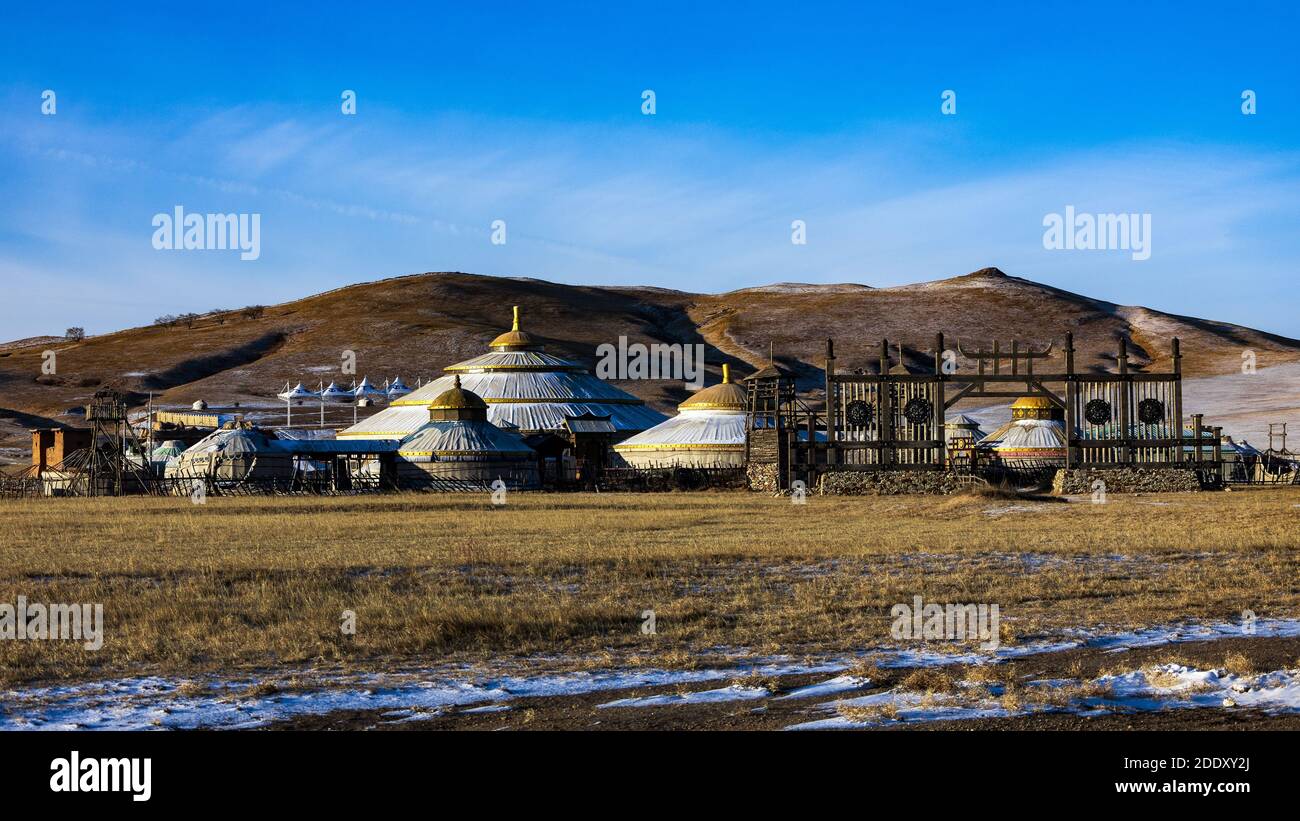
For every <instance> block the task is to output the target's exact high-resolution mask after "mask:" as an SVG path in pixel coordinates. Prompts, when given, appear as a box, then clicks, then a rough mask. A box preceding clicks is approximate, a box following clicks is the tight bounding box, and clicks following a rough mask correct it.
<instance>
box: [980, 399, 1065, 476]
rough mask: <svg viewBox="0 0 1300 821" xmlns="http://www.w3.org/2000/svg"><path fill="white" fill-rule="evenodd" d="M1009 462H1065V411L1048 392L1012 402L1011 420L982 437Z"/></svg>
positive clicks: (986, 443)
mask: <svg viewBox="0 0 1300 821" xmlns="http://www.w3.org/2000/svg"><path fill="white" fill-rule="evenodd" d="M979 444H980V445H981V447H989V448H990V449H992V451H993V452H994V453H995V454H996V455H997V457H998V458H999V459H1001V460H1002V461H1003V462H1006V463H1008V464H1034V465H1056V464H1059V465H1064V464H1065V449H1066V445H1067V442H1066V436H1065V412H1064V411H1063V410H1062V409H1061V408H1058V407H1057V406H1056V405H1055V404H1054V403H1053V402H1052V401H1051V400H1050V399H1048V398H1047V397H1045V396H1022V397H1020V398H1019V399H1017V400H1016V401H1015V402H1013V403H1011V421H1010V422H1007V423H1006V424H1005V425H1003V426H1002V427H1000V428H998V429H997V430H995V431H993V432H992V433H990V434H989V435H988V436H986V437H984V438H983V439H981V440H980V443H979Z"/></svg>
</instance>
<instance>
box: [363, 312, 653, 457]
mask: <svg viewBox="0 0 1300 821" xmlns="http://www.w3.org/2000/svg"><path fill="white" fill-rule="evenodd" d="M489 347H490V350H489V352H488V353H485V354H483V355H481V356H476V357H474V358H473V359H467V360H465V361H464V362H458V363H456V364H455V365H451V366H449V367H447V368H444V370H445V371H446V372H447V375H446V376H443V377H440V378H438V379H435V380H433V381H432V382H429V383H427V384H425V385H424V386H422V387H420V388H418V389H417V390H415V391H413V392H412V393H410V394H407V395H405V396H402V397H400V398H397V399H394V400H393V401H392V402H391V403H390V404H389V406H388V407H387V408H385V409H384V410H382V411H380V412H379V413H377V414H375V415H374V416H371V417H369V418H368V419H363V420H361V422H360V423H358V424H356V425H353V426H352V427H350V428H348V429H346V430H344V431H343V432H342V433H340V434H339V437H340V438H351V439H401V438H404V437H406V436H409V435H410V434H412V433H414V432H415V431H416V430H418V429H419V428H421V427H423V426H424V425H425V423H427V422H428V421H429V417H428V407H429V404H430V403H431V402H432V401H433V400H434V399H435V398H436V397H438V396H439V395H440V394H442V393H443V392H445V391H447V390H449V389H451V387H452V382H453V379H454V377H456V376H459V377H461V380H462V384H463V385H464V389H465V390H467V391H471V392H473V393H474V394H476V395H478V396H479V397H480V398H482V400H483V401H484V402H485V403H486V404H487V408H488V414H487V419H488V421H489V422H492V423H493V424H498V425H500V424H509V425H513V426H514V427H515V428H517V429H519V430H520V431H522V432H524V433H540V432H543V431H559V432H563V431H564V430H565V427H564V420H565V419H566V418H569V417H576V416H583V415H584V414H593V415H595V416H609V417H610V422H611V423H612V424H613V425H614V428H615V430H616V431H617V432H618V435H619V436H627V435H629V434H632V433H639V432H641V431H643V430H646V429H648V428H652V427H654V426H655V425H657V424H659V423H660V422H662V421H664V416H663V414H661V413H659V412H657V411H654V410H652V409H650V408H648V407H646V405H645V403H644V402H642V401H641V400H640V399H637V398H636V397H635V396H632V395H631V394H630V393H627V392H626V391H622V390H619V389H618V388H616V387H614V386H613V385H610V384H609V383H607V382H604V381H602V380H600V379H597V378H596V377H595V376H593V375H592V374H591V373H590V372H588V371H587V369H586V368H584V367H582V366H581V365H579V364H577V363H575V362H571V361H569V360H567V359H562V358H560V357H558V356H552V355H551V354H548V353H546V351H545V349H544V348H543V347H542V345H540V344H538V343H537V342H536V341H535V340H534V339H533V338H532V337H531V336H529V335H528V333H526V332H525V331H522V330H520V329H519V307H518V306H515V313H514V327H513V328H512V329H511V330H510V331H507V332H506V333H503V334H501V335H500V336H498V337H497V338H496V339H494V340H492V343H491V345H490V346H489Z"/></svg>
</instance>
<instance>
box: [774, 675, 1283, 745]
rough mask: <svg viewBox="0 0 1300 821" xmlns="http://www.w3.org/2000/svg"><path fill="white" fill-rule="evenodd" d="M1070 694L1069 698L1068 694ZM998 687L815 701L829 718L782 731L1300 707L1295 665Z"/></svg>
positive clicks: (967, 686)
mask: <svg viewBox="0 0 1300 821" xmlns="http://www.w3.org/2000/svg"><path fill="white" fill-rule="evenodd" d="M1076 693H1077V695H1076ZM1005 695H1006V688H1005V687H1004V686H1002V685H989V686H984V687H979V686H972V685H971V684H970V683H969V682H963V683H961V686H959V687H958V689H957V691H956V692H953V693H920V692H916V691H913V690H897V689H896V690H891V691H889V692H886V693H873V694H872V695H869V696H862V697H861V698H850V699H840V700H836V701H830V702H826V703H824V704H820V705H818V708H819V709H822V710H825V711H827V712H830V713H834V715H832V716H831V717H828V718H822V719H816V720H813V721H807V722H803V723H801V724H795V725H794V726H791V727H788V728H787V729H790V730H826V729H847V728H855V727H873V726H884V725H888V724H897V723H917V722H928V721H959V720H964V719H965V720H968V719H973V718H1010V717H1015V716H1025V715H1031V714H1033V713H1043V712H1064V713H1071V714H1074V715H1080V716H1091V715H1105V714H1109V713H1115V712H1143V711H1152V710H1180V709H1192V708H1198V707H1221V708H1233V707H1250V708H1255V709H1260V710H1265V711H1269V712H1283V711H1286V712H1300V670H1275V671H1273V672H1270V673H1263V674H1259V675H1234V674H1232V673H1229V672H1227V671H1225V670H1198V669H1195V668H1191V667H1184V666H1181V665H1177V664H1164V665H1156V666H1153V667H1151V668H1148V669H1143V670H1135V671H1132V672H1127V673H1122V674H1117V675H1106V676H1100V677H1098V678H1096V679H1093V680H1091V681H1087V682H1085V681H1080V680H1076V679H1066V680H1062V679H1055V680H1050V681H1031V682H1029V683H1028V684H1027V685H1026V687H1025V689H1024V691H1023V693H1022V694H1021V695H1020V696H1018V697H1017V698H1016V699H1015V700H1014V701H1008V700H1007V699H1005V698H1003V697H1004V696H1005Z"/></svg>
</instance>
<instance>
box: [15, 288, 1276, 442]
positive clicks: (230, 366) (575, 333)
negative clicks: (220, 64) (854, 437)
mask: <svg viewBox="0 0 1300 821" xmlns="http://www.w3.org/2000/svg"><path fill="white" fill-rule="evenodd" d="M516 304H517V305H520V306H522V311H523V325H524V328H525V329H526V330H528V331H529V332H530V333H531V334H533V335H534V336H537V337H540V338H541V339H542V341H543V342H544V343H545V344H546V345H547V348H548V350H550V351H552V352H554V353H557V354H560V355H563V356H567V357H571V358H574V359H577V360H580V361H583V362H586V363H589V364H590V363H592V362H593V359H594V352H595V348H596V346H597V345H599V344H601V343H603V342H616V341H617V339H618V337H619V336H620V335H625V336H627V337H628V338H629V339H630V340H631V341H639V342H645V343H650V342H656V341H657V342H684V343H691V342H703V343H706V345H707V346H708V347H707V349H706V350H707V358H708V361H709V364H710V369H711V371H712V373H713V375H712V377H711V380H716V379H717V375H716V374H717V371H718V369H719V368H720V365H721V363H722V362H724V361H726V362H730V363H731V364H732V368H733V370H734V371H735V372H736V375H737V376H743V375H745V374H746V373H748V372H750V371H751V370H753V369H755V368H757V367H760V366H761V365H762V364H763V363H765V362H766V361H767V357H768V350H769V345H770V346H772V348H773V349H774V350H775V353H776V358H777V359H778V361H780V362H782V363H784V364H786V365H788V366H790V367H792V368H794V369H795V370H796V372H797V373H798V374H799V375H800V378H801V382H802V383H804V386H805V387H808V388H815V387H816V386H817V384H818V382H819V380H820V379H821V375H822V372H821V368H822V357H823V353H824V350H825V340H826V337H828V336H832V337H834V338H835V341H836V353H837V355H838V357H839V365H840V367H842V368H846V369H854V368H866V369H872V368H874V367H875V362H876V361H877V359H878V355H879V344H880V339H881V337H888V338H889V340H890V341H891V347H892V344H893V343H896V342H901V343H902V344H903V346H904V355H905V356H906V357H907V358H908V360H909V362H910V363H912V364H913V365H917V366H924V365H925V364H927V363H929V362H931V361H932V359H931V357H932V353H931V349H932V348H933V338H934V334H935V333H936V332H937V331H943V332H944V333H945V334H946V338H947V341H948V344H949V345H952V344H954V343H955V342H956V341H957V340H960V341H962V342H963V343H965V344H966V345H968V346H974V345H978V344H989V343H991V341H992V340H993V339H994V338H995V337H996V338H998V339H1000V340H1001V341H1002V342H1003V343H1004V344H1006V343H1009V342H1010V340H1011V339H1012V338H1016V339H1019V340H1020V341H1021V342H1023V343H1030V344H1033V345H1035V346H1042V345H1046V344H1047V343H1048V342H1051V341H1055V342H1057V345H1058V348H1057V350H1058V351H1059V343H1060V340H1061V339H1063V337H1064V334H1065V332H1066V331H1073V332H1074V334H1075V340H1076V345H1077V347H1078V349H1079V353H1078V362H1079V364H1080V366H1081V367H1093V368H1106V367H1109V366H1110V365H1111V364H1113V357H1114V350H1115V347H1116V343H1115V340H1116V339H1117V338H1119V337H1124V338H1126V339H1128V341H1129V345H1130V352H1131V354H1132V356H1133V362H1134V363H1135V364H1138V365H1151V366H1154V367H1157V368H1163V367H1167V366H1168V354H1169V350H1168V338H1169V337H1171V336H1178V337H1180V338H1181V339H1182V342H1183V352H1184V354H1185V358H1184V369H1185V372H1186V373H1187V374H1188V375H1189V376H1212V375H1217V374H1230V373H1234V372H1239V371H1240V365H1241V355H1242V352H1243V351H1244V350H1247V349H1250V350H1253V351H1254V352H1255V354H1256V357H1257V360H1258V364H1259V367H1260V368H1266V367H1270V366H1273V365H1280V364H1287V363H1296V362H1300V341H1297V340H1294V339H1288V338H1284V337H1280V336H1276V335H1273V334H1268V333H1265V332H1262V331H1257V330H1253V329H1250V328H1245V327H1242V326H1238V325H1232V324H1228V323H1223V322H1215V321H1211V320H1205V319H1196V318H1192V317H1183V316H1174V315H1171V314H1165V313H1161V312H1159V311H1156V310H1152V309H1148V308H1141V307H1129V306H1120V305H1115V304H1112V303H1109V302H1104V301H1101V300H1096V299H1091V298H1089V297H1086V296H1081V295H1078V294H1073V293H1069V292H1067V291H1062V290H1059V289H1056V288H1051V287H1048V286H1045V285H1040V284H1037V283H1034V282H1032V281H1030V280H1027V279H1022V278H1019V277H1011V276H1007V275H1005V274H1003V273H1002V272H1001V271H998V270H997V269H993V268H986V269H983V270H980V271H976V272H975V273H971V274H966V275H964V276H957V277H953V278H950V279H942V280H937V281H934V282H926V283H920V284H915V285H905V286H899V287H893V288H871V287H868V286H865V285H852V284H845V285H802V284H780V285H771V286H766V287H760V288H748V289H744V290H739V291H731V292H728V293H724V294H716V295H714V294H692V293H686V292H682V291H672V290H666V289H660V288H650V287H584V286H573V285H561V284H557V283H552V282H545V281H541V280H536V279H519V278H501V277H485V276H477V275H473V274H464V273H426V274H416V275H411V276H403V277H397V278H393V279H386V280H381V281H378V282H370V283H364V284H360V285H354V286H350V287H347V288H341V289H338V290H334V291H329V292H326V293H322V294H317V295H315V296H311V297H307V298H306V299H301V300H298V301H296V302H290V303H286V304H283V305H277V306H271V307H267V308H265V309H264V310H262V311H261V312H247V313H246V312H242V311H232V312H229V313H225V314H216V315H208V316H203V317H200V318H198V319H197V320H194V321H193V322H192V324H190V323H181V324H178V325H175V326H173V327H162V326H151V327H144V328H132V329H129V330H123V331H119V332H116V333H111V334H105V335H102V336H95V337H90V338H87V339H85V340H83V341H80V342H64V341H57V342H51V341H50V340H49V339H47V338H42V339H39V340H36V341H35V344H28V345H18V344H10V345H7V346H4V345H0V427H2V428H3V433H4V434H5V436H4V438H5V439H7V440H8V441H6V442H4V443H3V444H6V445H9V446H11V447H22V443H21V442H17V441H16V440H15V438H14V437H15V436H19V435H21V436H22V437H25V436H26V433H25V428H27V427H30V426H32V425H35V424H42V423H47V422H51V421H53V422H63V423H73V424H76V423H77V422H78V420H77V418H76V417H75V416H69V415H66V413H65V412H66V411H67V410H68V409H69V408H71V407H73V406H76V405H78V404H80V403H84V402H85V401H86V399H87V398H88V397H89V396H90V395H91V394H92V393H93V392H94V391H95V390H96V388H97V387H99V386H111V387H114V388H117V389H119V390H123V391H127V392H130V393H131V394H132V396H133V397H134V399H135V400H136V401H138V402H143V401H144V398H145V397H146V396H147V394H148V393H150V392H152V393H153V394H154V397H155V400H156V401H158V402H160V403H163V404H168V405H187V404H189V403H191V402H193V401H195V400H197V399H204V400H207V401H208V402H210V403H212V404H213V405H217V404H223V405H224V404H229V403H231V402H239V403H241V405H244V406H248V405H266V406H274V405H275V403H276V400H275V398H274V395H275V394H276V393H277V392H278V391H279V390H280V389H281V388H282V386H283V385H284V384H285V383H286V382H298V381H303V382H305V383H307V384H309V385H313V386H314V385H315V384H316V382H318V381H320V380H324V381H326V382H328V381H330V380H331V379H333V380H337V381H339V382H340V383H343V382H345V381H347V380H349V379H350V378H351V377H344V376H342V374H341V373H340V367H339V366H340V364H341V361H342V356H343V352H344V351H346V350H351V351H355V352H356V354H357V361H358V374H357V375H358V377H359V376H362V375H368V376H369V377H370V378H371V380H372V381H378V382H382V381H383V380H384V379H385V378H388V377H392V376H397V375H400V376H402V377H403V378H404V379H405V380H407V381H408V382H413V381H414V380H415V379H416V378H419V377H423V378H425V379H427V378H430V377H433V376H436V375H438V374H439V373H440V371H441V369H442V368H443V367H444V366H445V365H449V364H451V363H453V362H456V361H458V360H461V359H466V358H468V357H470V356H473V355H476V354H478V353H480V352H482V351H483V350H484V349H485V346H486V345H487V343H488V342H489V340H491V339H492V338H493V337H494V336H496V335H497V334H498V333H500V332H501V331H502V330H503V329H505V328H507V327H508V325H509V321H510V306H511V305H516ZM45 350H53V351H55V352H56V354H57V365H58V371H57V374H55V375H52V376H42V373H41V363H42V358H41V355H42V352H43V351H45ZM1057 363H1058V364H1059V359H1058V360H1057ZM621 386H622V387H623V388H625V389H626V390H629V391H631V392H632V393H634V394H637V395H638V396H640V397H642V398H644V399H645V400H647V401H648V402H650V403H651V404H653V405H655V406H656V407H658V408H660V409H661V410H669V409H670V408H671V407H672V406H673V404H674V403H676V402H677V401H680V400H681V399H682V398H683V397H684V396H685V392H684V390H683V388H682V386H681V384H680V383H670V382H636V381H634V382H626V383H622V385H621Z"/></svg>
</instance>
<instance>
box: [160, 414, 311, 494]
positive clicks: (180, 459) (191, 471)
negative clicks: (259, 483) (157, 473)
mask: <svg viewBox="0 0 1300 821" xmlns="http://www.w3.org/2000/svg"><path fill="white" fill-rule="evenodd" d="M276 442H277V439H276V438H275V437H274V436H272V435H270V434H269V433H267V432H265V431H262V430H259V429H257V428H246V427H237V426H234V427H230V428H223V429H221V430H218V431H215V432H213V433H211V434H209V435H208V436H206V437H204V438H203V439H200V440H199V441H198V442H197V443H195V444H194V445H193V446H192V447H190V448H188V449H187V450H186V451H185V452H184V453H182V454H180V455H179V456H176V457H174V458H172V459H171V460H169V461H168V462H167V468H166V475H167V477H168V478H199V477H210V478H212V479H217V480H225V481H243V480H245V479H287V478H291V477H292V476H293V474H294V458H293V454H291V453H289V452H288V451H286V450H285V449H283V448H282V447H280V446H279V445H277V444H276Z"/></svg>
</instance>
